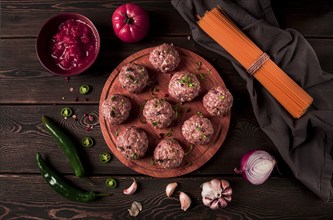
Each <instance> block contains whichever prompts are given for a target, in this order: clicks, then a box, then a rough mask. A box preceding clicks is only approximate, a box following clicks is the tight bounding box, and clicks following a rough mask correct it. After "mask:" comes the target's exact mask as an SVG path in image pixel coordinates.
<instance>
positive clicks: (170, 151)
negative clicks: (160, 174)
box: [154, 138, 185, 169]
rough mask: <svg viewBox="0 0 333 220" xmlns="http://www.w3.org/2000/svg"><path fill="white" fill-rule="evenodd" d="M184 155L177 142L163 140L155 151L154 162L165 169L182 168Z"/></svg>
mask: <svg viewBox="0 0 333 220" xmlns="http://www.w3.org/2000/svg"><path fill="white" fill-rule="evenodd" d="M184 154H185V153H184V150H183V148H182V147H181V146H180V145H179V143H178V141H177V140H175V139H173V138H169V139H163V140H161V141H160V143H159V144H158V145H157V146H156V148H155V150H154V161H155V162H156V163H157V164H158V165H160V166H162V167H163V168H165V169H173V168H177V167H179V166H180V164H181V163H182V160H183V158H184Z"/></svg>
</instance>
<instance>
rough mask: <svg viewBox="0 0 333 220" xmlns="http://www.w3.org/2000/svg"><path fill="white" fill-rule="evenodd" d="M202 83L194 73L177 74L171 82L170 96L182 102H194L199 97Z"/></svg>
mask: <svg viewBox="0 0 333 220" xmlns="http://www.w3.org/2000/svg"><path fill="white" fill-rule="evenodd" d="M200 88H201V87H200V82H199V80H198V78H197V77H196V76H195V75H194V74H193V73H188V72H177V73H175V74H174V75H173V76H172V78H171V80H170V82H169V94H170V96H171V97H173V98H175V99H177V100H178V101H180V102H189V101H192V100H193V99H194V98H195V97H197V96H198V95H199V92H200Z"/></svg>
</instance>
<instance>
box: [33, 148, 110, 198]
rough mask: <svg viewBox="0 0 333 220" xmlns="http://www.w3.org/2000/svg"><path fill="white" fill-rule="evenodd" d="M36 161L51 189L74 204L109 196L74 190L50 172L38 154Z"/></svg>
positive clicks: (58, 176)
mask: <svg viewBox="0 0 333 220" xmlns="http://www.w3.org/2000/svg"><path fill="white" fill-rule="evenodd" d="M36 161H37V165H38V167H39V170H40V173H41V174H42V176H43V178H44V180H45V181H46V182H47V183H48V184H49V185H50V186H51V188H52V189H53V190H54V191H56V192H57V193H59V194H60V195H61V196H63V197H65V198H67V199H70V200H72V201H75V202H90V201H93V200H95V199H97V198H98V197H102V196H109V195H110V194H100V193H97V192H94V191H83V190H81V189H78V188H75V187H74V186H73V185H71V184H69V183H68V182H66V181H65V180H64V179H63V178H62V177H61V176H60V175H59V174H58V173H57V172H56V171H54V170H52V169H51V168H50V167H49V166H48V165H47V164H46V163H45V161H44V160H43V158H42V156H41V155H40V153H37V154H36Z"/></svg>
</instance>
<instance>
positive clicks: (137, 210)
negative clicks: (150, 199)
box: [127, 201, 142, 217]
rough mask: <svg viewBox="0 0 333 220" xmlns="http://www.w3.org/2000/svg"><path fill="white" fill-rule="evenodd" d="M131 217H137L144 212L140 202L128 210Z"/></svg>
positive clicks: (134, 203)
mask: <svg viewBox="0 0 333 220" xmlns="http://www.w3.org/2000/svg"><path fill="white" fill-rule="evenodd" d="M127 210H128V213H129V215H130V216H133V217H136V216H138V215H139V213H140V212H141V211H142V205H141V203H140V202H136V201H134V202H133V203H132V205H131V208H130V209H127Z"/></svg>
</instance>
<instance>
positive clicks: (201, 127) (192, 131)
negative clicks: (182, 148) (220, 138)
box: [182, 114, 214, 144]
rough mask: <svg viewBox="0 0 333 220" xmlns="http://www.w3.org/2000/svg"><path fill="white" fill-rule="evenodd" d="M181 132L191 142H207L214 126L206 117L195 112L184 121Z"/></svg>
mask: <svg viewBox="0 0 333 220" xmlns="http://www.w3.org/2000/svg"><path fill="white" fill-rule="evenodd" d="M182 134H183V136H184V138H185V139H186V140H187V141H188V142H190V143H191V144H207V143H208V142H209V141H210V140H211V138H212V136H213V134H214V128H213V125H212V123H211V121H210V120H209V119H208V118H205V117H203V116H200V115H197V114H196V115H193V116H192V117H191V118H189V119H187V120H186V121H185V122H184V124H183V125H182Z"/></svg>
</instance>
